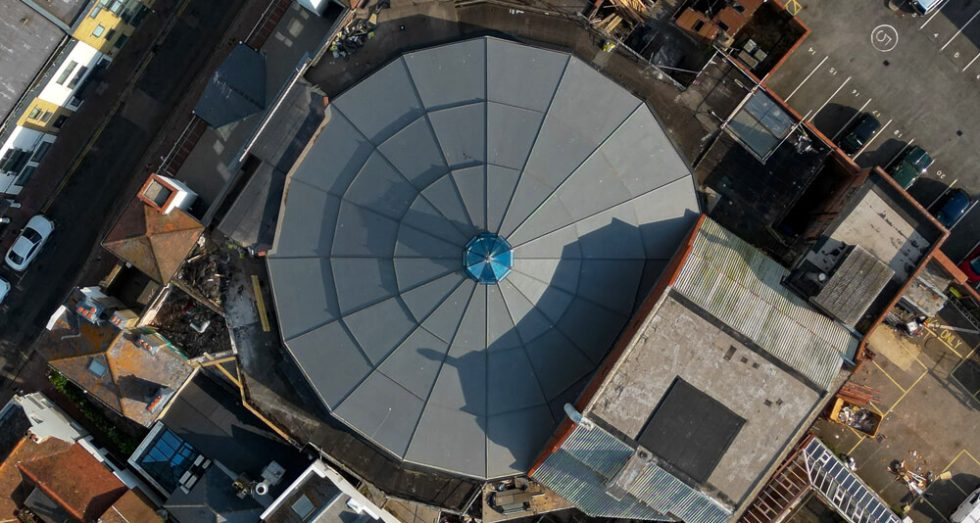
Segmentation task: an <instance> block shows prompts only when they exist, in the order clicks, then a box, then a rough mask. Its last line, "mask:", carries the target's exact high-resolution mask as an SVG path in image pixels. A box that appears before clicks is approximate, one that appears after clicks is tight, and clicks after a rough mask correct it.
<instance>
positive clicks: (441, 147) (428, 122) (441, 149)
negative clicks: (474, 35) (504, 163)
mask: <svg viewBox="0 0 980 523" xmlns="http://www.w3.org/2000/svg"><path fill="white" fill-rule="evenodd" d="M487 47H488V46H487V45H486V40H484V41H483V54H484V56H486V52H487ZM402 59H403V60H404V57H402ZM405 69H406V70H408V80H409V82H411V83H412V89H413V90H414V91H415V97H416V98H418V100H419V103H420V104H421V105H422V116H420V118H425V123H426V125H428V127H429V132H431V133H432V138H434V139H435V142H436V143H437V144H438V145H439V147H438V149H439V156H440V157H441V158H442V163H443V165H445V166H446V171H447V173H449V174H451V173H452V171H453V169H452V164H450V163H449V158H447V157H446V150H445V148H444V145H443V144H442V141H440V140H439V135H438V134H436V128H435V127H434V126H433V125H432V120H431V119H430V118H429V113H430V112H431V111H432V109H430V108H429V107H428V106H427V105H425V101H424V100H422V95H421V94H420V93H419V87H418V85H416V84H415V75H414V74H413V73H412V68H411V67H409V65H408V62H405ZM483 70H484V71H486V70H487V65H486V61H484V62H483ZM484 78H486V72H484ZM486 94H487V84H486V81H485V80H484V82H483V103H484V104H486V103H487V97H486ZM471 103H479V102H471ZM460 107H461V106H460ZM443 109H445V108H439V109H438V110H443ZM484 112H486V109H484ZM416 121H418V120H416ZM396 134H397V133H396ZM486 142H487V140H486V135H484V139H483V143H484V144H486ZM484 147H486V145H484ZM378 153H379V154H381V155H384V153H383V152H381V151H380V150H379V151H378ZM484 158H486V156H484ZM395 169H396V170H398V168H397V167H396V168H395ZM483 169H484V171H485V170H486V166H484V168H483ZM399 172H400V171H399ZM403 176H404V175H403ZM406 179H407V178H406ZM433 183H435V180H433V181H432V182H430V183H429V186H431V185H432V184H433ZM449 183H451V184H452V186H453V192H454V193H455V194H456V197H457V198H458V199H459V203H460V204H462V205H463V209H466V202H465V201H463V195H462V193H460V192H459V187H458V186H457V185H456V180H455V178H453V177H452V176H449ZM429 186H426V189H428V187H429ZM419 194H422V191H419ZM423 197H425V196H424V195H423ZM426 201H428V198H426ZM429 204H430V205H433V207H435V205H434V204H433V202H431V201H429ZM436 210H437V211H439V213H440V214H442V210H441V209H439V208H436ZM405 212H406V213H407V212H408V211H405ZM443 217H444V218H446V219H447V220H448V217H447V216H445V215H443ZM471 222H472V220H471ZM449 223H450V224H452V225H455V223H454V222H453V220H449ZM457 230H459V228H458V227H457ZM459 232H460V234H462V235H463V236H464V237H465V236H467V232H466V231H459Z"/></svg>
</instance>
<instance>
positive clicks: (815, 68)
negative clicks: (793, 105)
mask: <svg viewBox="0 0 980 523" xmlns="http://www.w3.org/2000/svg"><path fill="white" fill-rule="evenodd" d="M828 58H830V55H827V56H825V57H823V60H820V63H819V64H817V66H816V67H814V68H813V70H812V71H810V74H808V75H806V78H804V79H803V81H802V82H800V85H797V86H796V89H793V92H792V93H789V96H787V97H786V101H787V102H788V101H789V99H790V98H792V97H793V95H794V94H796V91H799V90H800V87H803V84H805V83H806V82H807V80H809V79H810V77H811V76H813V74H814V73H816V72H817V70H818V69H820V68H821V67H822V66H823V63H824V62H826V61H827V59H828Z"/></svg>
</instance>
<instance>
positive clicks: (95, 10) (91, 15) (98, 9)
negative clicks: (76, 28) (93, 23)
mask: <svg viewBox="0 0 980 523" xmlns="http://www.w3.org/2000/svg"><path fill="white" fill-rule="evenodd" d="M101 12H102V6H101V5H97V6H95V7H93V8H92V10H91V11H90V12H89V14H88V17H89V18H95V17H96V16H99V13H101Z"/></svg>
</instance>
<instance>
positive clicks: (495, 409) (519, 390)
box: [487, 348, 545, 417]
mask: <svg viewBox="0 0 980 523" xmlns="http://www.w3.org/2000/svg"><path fill="white" fill-rule="evenodd" d="M487 387H488V388H489V390H490V391H491V393H490V394H489V395H488V396H487V414H488V415H489V416H491V417H493V416H495V415H498V414H502V413H504V412H511V411H515V410H522V409H526V408H529V407H534V406H541V405H544V403H545V397H544V392H543V391H542V390H541V386H540V385H538V378H537V376H536V375H535V371H534V368H533V367H532V366H531V361H530V360H529V359H528V357H527V352H525V351H524V349H523V348H514V349H509V350H495V351H490V352H489V353H488V354H487Z"/></svg>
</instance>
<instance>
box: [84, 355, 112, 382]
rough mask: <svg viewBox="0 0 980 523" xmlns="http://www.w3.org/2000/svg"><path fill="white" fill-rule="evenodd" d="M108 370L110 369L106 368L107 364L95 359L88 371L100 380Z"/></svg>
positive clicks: (90, 362) (92, 360)
mask: <svg viewBox="0 0 980 523" xmlns="http://www.w3.org/2000/svg"><path fill="white" fill-rule="evenodd" d="M107 370H109V368H108V367H106V366H105V363H102V362H101V361H99V360H97V359H95V358H92V359H91V360H89V362H88V371H89V372H91V373H92V374H95V375H96V376H98V377H100V378H101V377H102V376H105V373H106V371H107Z"/></svg>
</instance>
